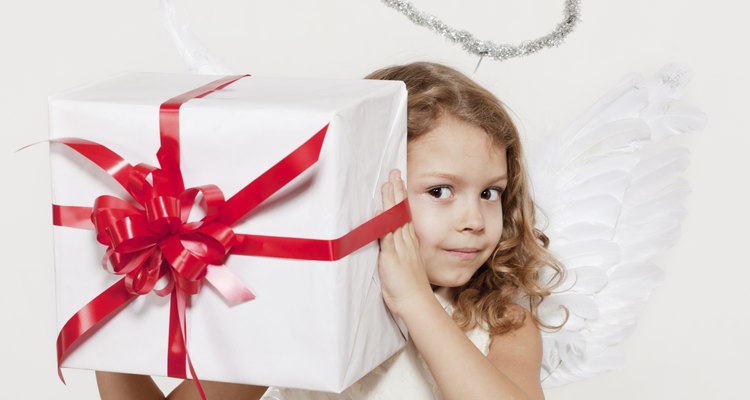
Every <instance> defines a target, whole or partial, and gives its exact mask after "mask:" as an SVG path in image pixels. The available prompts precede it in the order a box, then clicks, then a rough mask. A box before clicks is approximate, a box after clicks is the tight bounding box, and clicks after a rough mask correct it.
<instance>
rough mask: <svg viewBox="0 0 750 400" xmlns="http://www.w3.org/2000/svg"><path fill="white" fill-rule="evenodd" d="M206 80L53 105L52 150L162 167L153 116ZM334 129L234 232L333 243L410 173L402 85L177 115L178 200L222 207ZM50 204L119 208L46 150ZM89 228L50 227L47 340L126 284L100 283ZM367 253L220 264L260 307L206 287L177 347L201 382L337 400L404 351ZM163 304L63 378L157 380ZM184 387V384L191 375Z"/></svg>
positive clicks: (244, 88)
mask: <svg viewBox="0 0 750 400" xmlns="http://www.w3.org/2000/svg"><path fill="white" fill-rule="evenodd" d="M215 79H217V77H216V76H206V75H193V74H166V73H127V74H122V75H119V76H116V77H114V78H111V79H108V80H105V81H103V82H98V83H94V84H90V85H85V86H82V87H79V88H75V89H73V90H69V91H66V92H64V93H61V94H59V95H55V96H52V97H51V98H50V102H49V106H50V137H51V138H52V139H54V138H62V137H76V138H81V139H86V140H90V141H94V142H97V143H100V144H102V145H104V146H107V147H108V148H109V149H111V150H113V151H115V152H116V153H118V154H119V155H120V156H122V157H123V158H124V159H125V160H127V161H128V162H129V163H131V164H133V165H135V164H137V163H147V164H150V165H154V166H158V165H159V164H158V162H157V158H156V151H157V149H158V148H159V145H160V136H159V107H160V104H161V103H163V102H164V101H166V100H167V99H170V98H172V97H174V96H176V95H179V94H181V93H184V92H187V91H190V90H192V89H195V88H197V87H199V86H202V85H204V84H206V83H208V82H211V81H213V80H215ZM326 124H330V125H329V127H328V131H327V133H326V136H325V140H324V143H323V147H322V150H321V153H320V160H319V161H318V162H317V163H316V164H315V165H313V166H312V167H311V168H310V169H308V170H306V171H305V172H303V173H302V174H301V175H300V176H298V177H297V178H295V179H294V180H292V181H291V182H290V183H289V184H288V185H286V186H285V187H283V188H282V189H281V190H279V191H278V192H277V193H275V194H274V195H273V196H271V197H270V198H269V199H267V200H266V201H265V202H263V203H262V204H261V205H259V206H258V207H257V208H255V209H254V210H253V211H251V213H250V214H249V215H248V216H247V217H246V218H244V219H242V220H241V221H240V222H239V223H237V224H235V225H234V226H233V227H232V229H233V230H234V232H237V233H245V234H257V235H269V236H283V237H295V238H315V239H335V238H339V237H342V236H344V235H345V234H347V233H348V232H350V231H351V230H352V229H354V228H355V227H357V226H359V225H360V224H362V223H364V222H365V221H367V220H369V219H370V218H372V217H373V216H375V215H376V214H377V213H378V212H379V211H380V210H381V209H382V202H381V198H380V187H381V185H382V184H383V183H384V182H385V181H386V180H387V179H388V171H390V170H391V169H393V168H399V169H401V170H402V171H405V166H406V90H405V88H404V85H403V83H402V82H395V81H375V80H332V79H328V80H324V79H317V80H312V79H287V78H283V79H280V78H262V77H255V76H251V77H246V78H243V79H240V80H238V81H237V82H234V83H232V84H231V85H229V86H227V87H226V88H223V89H221V90H219V91H216V92H213V93H211V94H209V95H207V96H205V97H202V98H196V99H192V100H190V101H188V102H186V103H185V104H183V105H182V107H181V109H180V116H179V137H180V147H181V149H180V154H181V170H182V175H183V177H184V180H185V186H186V187H195V186H199V185H205V184H215V185H216V186H218V187H219V188H220V189H221V190H222V191H223V193H224V195H225V196H226V197H230V196H231V195H233V194H234V193H236V192H237V191H238V190H240V189H241V188H243V187H244V186H245V185H247V184H248V183H249V182H251V181H252V180H253V179H255V178H256V177H258V176H259V175H261V174H262V173H263V172H264V171H266V170H267V169H268V168H270V167H271V166H272V165H274V164H275V163H277V162H278V161H279V160H281V159H282V158H284V157H285V156H287V155H288V154H289V153H290V152H292V151H293V150H294V149H296V148H297V147H299V146H300V145H301V144H302V143H303V142H305V141H306V140H307V139H309V138H310V137H311V136H312V135H313V134H315V133H316V132H318V131H319V130H320V129H321V127H323V126H325V125H326ZM50 157H51V160H50V162H51V176H52V196H53V203H54V204H57V205H65V206H88V207H90V206H92V205H93V202H94V199H95V198H97V197H98V196H100V195H104V194H109V195H114V196H117V197H120V198H122V199H129V198H130V196H129V195H128V194H127V192H125V190H123V188H122V187H121V186H119V185H118V184H117V183H116V182H115V181H114V180H113V179H112V177H110V176H109V175H107V174H106V173H105V172H104V171H102V170H101V169H99V168H98V167H96V166H94V165H93V164H92V163H91V162H90V161H89V160H87V159H85V158H84V157H83V156H81V155H80V154H78V153H76V152H75V151H73V150H71V149H70V148H69V147H67V146H64V145H59V144H55V145H52V146H51V155H50ZM105 249H106V248H105V246H103V245H101V244H100V243H98V242H97V241H96V240H95V233H94V231H92V230H87V229H76V228H71V227H65V226H55V227H54V261H55V276H56V288H57V327H58V331H59V330H60V329H62V327H63V325H64V324H65V323H66V321H68V320H69V319H70V318H71V316H73V315H74V314H75V313H76V312H77V311H78V310H80V309H81V308H82V307H83V306H84V305H86V304H87V303H88V302H89V301H91V300H92V299H93V298H95V297H96V296H97V295H99V294H100V293H102V292H103V291H104V290H105V289H107V287H109V286H110V285H112V284H113V283H114V282H116V281H118V280H120V279H121V278H122V277H121V276H118V275H113V274H111V273H107V272H106V271H104V270H103V269H102V265H101V260H102V257H103V255H104V252H105ZM377 257H378V244H377V241H374V242H371V243H369V244H367V245H366V246H364V247H362V248H360V249H359V250H356V251H355V252H353V253H352V254H350V255H348V256H346V257H344V258H342V259H340V260H337V261H309V260H299V259H286V258H274V257H260V256H246V255H230V256H229V257H228V258H227V260H226V262H225V264H224V265H225V266H226V267H227V268H229V269H230V270H231V271H232V272H233V273H234V274H235V275H236V276H237V277H238V278H239V279H240V280H241V281H242V282H243V283H244V284H245V285H246V286H247V287H248V288H249V289H250V290H251V291H252V292H253V293H254V294H255V295H256V298H255V299H254V300H251V301H246V302H243V303H240V304H236V305H233V306H230V305H229V304H227V302H225V301H224V299H223V298H221V297H220V296H219V295H218V293H217V292H216V291H215V290H213V288H212V287H210V286H209V285H205V286H204V287H203V288H202V290H201V291H200V293H198V294H196V295H194V296H192V298H191V306H190V308H188V310H187V323H186V336H187V347H188V351H189V354H190V358H191V360H192V364H193V366H194V367H195V370H196V374H197V375H198V377H199V378H200V379H201V380H213V381H224V382H235V383H246V384H256V385H273V386H281V387H291V388H302V389H310V390H321V391H329V392H341V391H342V390H344V389H345V388H347V387H348V386H349V385H351V384H352V383H353V382H355V381H356V380H358V379H359V378H360V377H362V376H364V375H365V374H366V373H368V372H369V371H371V370H372V369H373V368H375V367H376V366H378V365H379V364H380V363H381V362H383V361H384V360H386V359H387V358H389V357H390V356H391V355H392V354H394V353H395V352H396V351H398V350H399V349H401V348H402V347H403V345H404V344H405V335H406V332H405V331H404V330H402V329H400V328H399V323H397V322H396V321H395V320H394V318H393V317H392V316H391V314H390V313H389V312H388V310H387V308H386V307H385V305H384V303H383V300H382V297H381V291H380V287H379V281H378V273H377ZM169 308H170V301H169V297H160V296H157V295H156V294H154V293H153V292H152V293H148V294H145V295H142V296H139V297H138V298H136V299H135V300H134V301H133V302H131V303H129V304H128V305H127V306H126V307H124V308H123V309H122V311H120V312H119V313H118V314H116V316H114V317H113V318H112V319H111V320H109V321H107V322H106V323H104V324H103V325H102V326H101V327H100V328H99V329H98V330H97V331H96V332H94V333H93V334H92V335H90V336H89V337H88V338H87V339H86V340H85V341H83V342H82V344H81V345H80V346H78V347H77V348H76V349H75V350H74V351H72V353H71V354H70V356H69V357H67V359H65V361H64V363H63V365H62V366H63V367H67V368H82V369H91V370H102V371H116V372H125V373H138V374H149V375H160V376H166V375H167V353H168V348H167V344H168V340H167V338H168V329H169V311H170V310H169ZM188 374H189V372H188Z"/></svg>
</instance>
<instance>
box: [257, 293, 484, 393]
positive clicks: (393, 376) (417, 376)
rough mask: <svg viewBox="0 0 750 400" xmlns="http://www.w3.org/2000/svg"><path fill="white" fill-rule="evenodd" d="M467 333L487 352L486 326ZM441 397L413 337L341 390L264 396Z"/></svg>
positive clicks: (272, 390) (274, 390) (446, 306)
mask: <svg viewBox="0 0 750 400" xmlns="http://www.w3.org/2000/svg"><path fill="white" fill-rule="evenodd" d="M434 293H435V297H436V298H437V299H438V301H439V302H440V304H441V305H442V306H443V308H444V309H445V311H446V312H447V313H448V314H449V315H452V314H453V307H452V305H451V304H450V303H449V302H448V300H447V299H446V297H445V294H446V293H445V288H441V289H438V290H436V291H435V292H434ZM466 336H467V337H468V338H469V339H470V340H471V341H472V342H473V343H474V345H475V346H477V348H478V349H479V350H480V351H481V352H482V354H484V355H485V356H487V354H488V353H489V347H490V337H489V333H488V332H487V330H485V329H482V328H481V327H477V328H475V329H473V330H471V331H469V332H467V333H466ZM441 398H442V396H441V395H440V391H439V390H438V387H437V384H436V383H435V380H434V379H433V378H432V375H431V374H430V371H429V369H428V368H427V364H426V363H425V362H424V360H423V359H422V357H421V356H420V355H419V352H417V348H416V347H415V346H414V342H412V341H411V339H410V340H409V341H408V342H407V343H406V346H405V347H404V348H403V349H402V350H400V351H399V352H398V353H396V354H394V355H393V356H391V358H389V359H388V360H386V361H385V362H383V363H382V364H380V365H379V366H378V367H377V368H375V369H374V370H372V371H371V372H370V373H369V374H367V375H365V376H364V377H362V379H360V380H358V381H357V382H355V383H354V384H353V385H352V386H350V387H349V388H347V389H346V390H344V391H343V392H342V393H341V394H336V393H328V392H315V391H309V390H300V389H284V388H277V387H270V388H268V390H267V391H266V393H265V394H264V395H263V397H262V398H261V400H380V399H383V400H386V399H387V400H391V399H410V400H433V399H441Z"/></svg>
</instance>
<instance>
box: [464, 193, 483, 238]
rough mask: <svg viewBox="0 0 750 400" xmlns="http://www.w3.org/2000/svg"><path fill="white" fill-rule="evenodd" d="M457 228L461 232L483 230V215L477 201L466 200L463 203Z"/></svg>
mask: <svg viewBox="0 0 750 400" xmlns="http://www.w3.org/2000/svg"><path fill="white" fill-rule="evenodd" d="M458 228H459V231H462V232H463V231H475V232H481V231H483V230H484V215H482V209H481V208H480V205H479V204H478V203H477V202H473V201H468V202H466V204H464V205H463V210H462V212H461V218H460V220H459V225H458Z"/></svg>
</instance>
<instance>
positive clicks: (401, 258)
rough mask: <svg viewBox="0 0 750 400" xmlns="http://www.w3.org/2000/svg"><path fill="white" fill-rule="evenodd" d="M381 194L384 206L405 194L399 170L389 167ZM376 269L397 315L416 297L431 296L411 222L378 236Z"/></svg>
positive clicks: (389, 206)
mask: <svg viewBox="0 0 750 400" xmlns="http://www.w3.org/2000/svg"><path fill="white" fill-rule="evenodd" d="M382 196H383V209H384V210H387V209H389V208H391V207H393V206H394V205H396V204H398V203H400V202H401V201H402V200H403V199H404V198H406V187H405V185H404V181H403V180H401V172H400V171H399V170H393V171H391V173H390V175H389V176H388V182H386V183H385V184H383V187H382ZM378 273H379V274H380V285H381V289H382V291H383V299H384V300H385V304H386V305H387V306H388V309H390V310H391V312H392V313H393V314H395V315H397V316H402V314H403V312H404V311H405V310H406V309H407V308H409V307H411V306H412V305H413V304H416V303H418V302H419V301H422V300H424V299H433V300H434V297H433V294H432V289H431V288H430V282H429V280H428V279H427V273H426V272H425V269H424V264H423V262H422V257H421V256H420V254H419V241H418V239H417V235H416V234H415V233H414V226H413V225H412V223H411V222H408V223H406V224H405V225H403V226H401V227H399V228H397V229H396V230H395V231H393V232H391V233H389V234H387V235H385V236H383V237H382V238H381V239H380V255H379V259H378Z"/></svg>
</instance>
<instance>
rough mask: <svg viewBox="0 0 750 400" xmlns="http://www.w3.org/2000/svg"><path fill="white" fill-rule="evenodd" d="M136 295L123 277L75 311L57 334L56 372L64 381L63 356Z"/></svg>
mask: <svg viewBox="0 0 750 400" xmlns="http://www.w3.org/2000/svg"><path fill="white" fill-rule="evenodd" d="M136 297H137V295H135V294H132V293H128V291H127V289H126V288H125V282H124V279H120V280H119V281H117V282H116V283H115V284H113V285H112V286H110V287H109V288H107V290H105V291H104V292H102V293H100V294H99V295H98V296H96V297H95V298H94V299H93V300H91V301H90V302H89V303H88V304H86V305H85V306H83V308H81V309H80V310H78V312H76V313H75V314H74V315H73V316H72V317H71V318H70V319H69V320H68V321H67V322H66V323H65V325H64V326H63V327H62V329H61V330H60V334H59V335H58V336H57V374H58V375H59V376H60V380H61V381H62V382H63V383H65V378H64V377H63V374H62V370H61V366H62V363H63V361H65V358H66V357H67V356H68V355H69V354H70V353H71V352H72V351H73V350H75V348H76V347H77V346H78V345H79V344H80V343H82V342H83V341H84V340H85V339H86V338H88V337H89V336H91V335H92V334H93V333H94V332H95V331H96V330H97V329H98V328H99V327H100V326H102V325H103V324H104V323H106V322H107V321H109V320H110V319H111V318H112V317H114V316H115V315H116V314H117V313H118V312H120V311H121V310H122V309H123V308H124V307H125V305H127V304H128V303H129V302H130V301H132V300H133V299H135V298H136Z"/></svg>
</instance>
